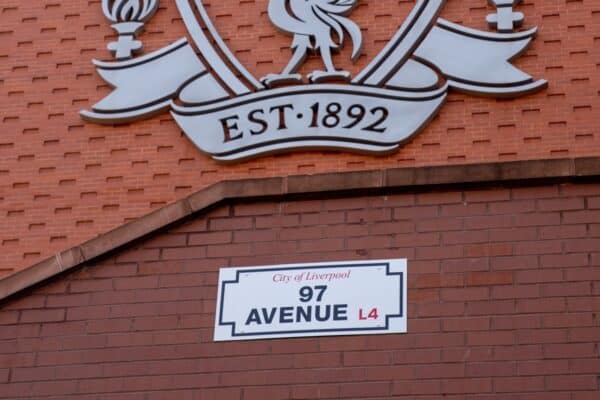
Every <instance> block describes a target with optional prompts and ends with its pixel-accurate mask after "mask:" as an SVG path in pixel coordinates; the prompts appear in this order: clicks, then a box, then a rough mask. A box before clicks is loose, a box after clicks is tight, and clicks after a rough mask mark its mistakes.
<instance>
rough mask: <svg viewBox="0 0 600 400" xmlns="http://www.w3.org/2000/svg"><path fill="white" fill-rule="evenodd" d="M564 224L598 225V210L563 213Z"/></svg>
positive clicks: (599, 220)
mask: <svg viewBox="0 0 600 400" xmlns="http://www.w3.org/2000/svg"><path fill="white" fill-rule="evenodd" d="M562 222H563V223H564V224H592V223H595V224H597V223H600V210H582V211H565V212H563V219H562Z"/></svg>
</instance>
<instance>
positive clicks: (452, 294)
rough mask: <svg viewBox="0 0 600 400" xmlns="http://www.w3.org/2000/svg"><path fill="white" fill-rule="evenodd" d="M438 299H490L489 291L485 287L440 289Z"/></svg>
mask: <svg viewBox="0 0 600 400" xmlns="http://www.w3.org/2000/svg"><path fill="white" fill-rule="evenodd" d="M440 298H441V299H442V300H443V301H461V300H464V301H473V300H487V299H489V298H490V290H489V289H488V288H485V287H480V288H476V287H475V288H459V289H442V290H441V292H440Z"/></svg>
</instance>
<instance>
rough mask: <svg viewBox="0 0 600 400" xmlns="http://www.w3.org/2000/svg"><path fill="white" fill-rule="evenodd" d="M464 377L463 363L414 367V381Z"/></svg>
mask: <svg viewBox="0 0 600 400" xmlns="http://www.w3.org/2000/svg"><path fill="white" fill-rule="evenodd" d="M464 376H465V365H464V364H463V363H460V364H459V363H457V364H451V363H444V364H429V365H420V366H416V367H415V378H416V379H436V378H437V379H439V378H462V377H464Z"/></svg>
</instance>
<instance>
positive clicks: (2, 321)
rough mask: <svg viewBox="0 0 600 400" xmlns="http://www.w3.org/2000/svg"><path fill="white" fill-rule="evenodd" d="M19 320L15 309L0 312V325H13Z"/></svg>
mask: <svg viewBox="0 0 600 400" xmlns="http://www.w3.org/2000/svg"><path fill="white" fill-rule="evenodd" d="M18 321H19V313H18V312H17V311H4V312H0V325H13V324H16V323H17V322H18Z"/></svg>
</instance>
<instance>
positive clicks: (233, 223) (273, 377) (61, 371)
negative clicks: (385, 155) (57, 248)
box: [0, 184, 600, 400]
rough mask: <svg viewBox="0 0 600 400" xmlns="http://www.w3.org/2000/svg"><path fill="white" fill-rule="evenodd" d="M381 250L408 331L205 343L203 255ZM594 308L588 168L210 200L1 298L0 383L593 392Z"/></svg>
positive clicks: (327, 255)
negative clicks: (394, 275) (297, 197)
mask: <svg viewBox="0 0 600 400" xmlns="http://www.w3.org/2000/svg"><path fill="white" fill-rule="evenodd" d="M392 257H394V258H397V257H406V258H408V260H409V307H408V316H409V324H408V329H409V332H408V333H407V334H404V335H378V336H354V337H327V338H307V339H290V340H267V341H247V342H228V343H224V342H220V343H214V342H212V329H213V318H214V309H215V297H216V281H217V271H218V268H219V267H222V266H244V265H256V264H261V263H285V262H302V261H325V260H355V259H375V258H392ZM599 312H600V185H598V184H564V185H548V186H539V187H506V188H487V189H472V190H465V191H460V190H457V191H436V192H426V193H405V194H389V195H385V196H384V195H377V196H370V197H356V198H339V199H317V200H310V201H306V200H302V201H283V202H264V203H255V204H233V205H225V206H222V207H220V208H217V209H215V210H213V211H212V212H210V213H209V214H207V215H200V216H198V217H197V218H196V219H194V220H192V221H188V222H187V223H184V224H181V225H179V226H176V227H173V228H171V229H169V230H168V231H165V232H163V233H160V234H157V235H155V236H154V237H151V238H148V239H146V240H144V241H142V242H140V243H138V244H137V245H135V246H134V247H132V248H129V249H125V250H122V251H119V252H116V253H115V254H112V255H110V256H107V257H105V258H104V259H102V260H99V261H96V262H94V263H92V264H91V265H89V266H86V267H84V268H82V269H80V270H78V271H75V272H73V273H70V274H67V275H66V276H63V277H58V278H56V279H54V280H53V281H52V282H50V283H48V284H44V285H41V286H40V287H38V288H35V289H32V290H29V291H27V292H24V293H21V294H20V295H18V296H17V297H16V298H13V299H11V300H9V301H7V302H4V303H3V304H2V305H0V398H6V399H16V398H33V399H57V400H58V399H70V398H77V399H90V400H91V399H94V400H99V399H119V400H121V399H124V400H157V399H163V400H164V399H177V400H181V399H202V400H210V399H214V400H227V399H235V400H265V399H316V398H344V399H346V398H355V399H363V398H379V399H383V398H386V399H389V398H403V399H406V398H411V399H422V400H425V399H427V400H429V399H431V400H434V399H435V400H438V399H440V398H442V397H441V395H442V394H443V395H445V397H444V398H445V399H449V400H485V399H491V398H493V399H503V400H504V399H510V400H512V399H519V400H529V399H543V400H548V399H550V400H596V399H598V398H599V396H600V386H599V378H600V376H599V375H600V353H599V349H598V344H599V343H598V342H599V340H600V317H599V316H598V313H599ZM407 396H408V397H407Z"/></svg>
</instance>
